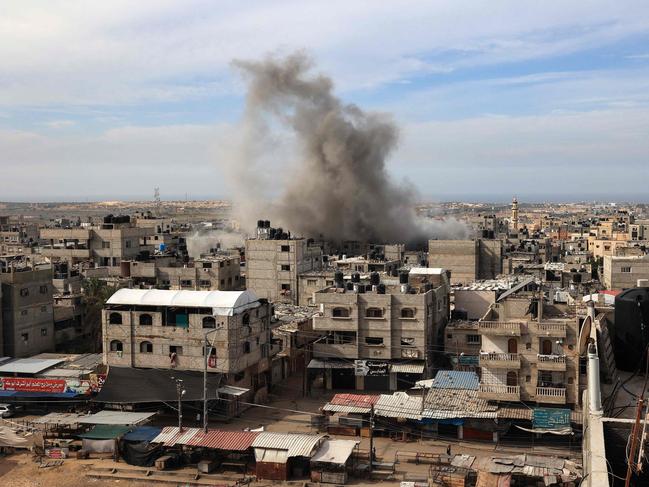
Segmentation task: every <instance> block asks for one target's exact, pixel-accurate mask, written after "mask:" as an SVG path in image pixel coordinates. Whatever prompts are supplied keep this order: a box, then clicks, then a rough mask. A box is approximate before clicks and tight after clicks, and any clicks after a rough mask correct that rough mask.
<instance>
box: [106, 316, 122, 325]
mask: <svg viewBox="0 0 649 487" xmlns="http://www.w3.org/2000/svg"><path fill="white" fill-rule="evenodd" d="M108 323H110V324H111V325H121V324H122V313H111V314H110V315H108Z"/></svg>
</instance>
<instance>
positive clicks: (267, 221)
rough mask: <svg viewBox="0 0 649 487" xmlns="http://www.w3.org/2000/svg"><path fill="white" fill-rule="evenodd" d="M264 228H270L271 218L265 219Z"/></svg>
mask: <svg viewBox="0 0 649 487" xmlns="http://www.w3.org/2000/svg"><path fill="white" fill-rule="evenodd" d="M264 228H270V220H264Z"/></svg>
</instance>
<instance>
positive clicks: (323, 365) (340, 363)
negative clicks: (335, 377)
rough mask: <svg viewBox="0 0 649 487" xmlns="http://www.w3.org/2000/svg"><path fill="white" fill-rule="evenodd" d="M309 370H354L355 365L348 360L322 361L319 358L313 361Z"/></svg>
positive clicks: (308, 366)
mask: <svg viewBox="0 0 649 487" xmlns="http://www.w3.org/2000/svg"><path fill="white" fill-rule="evenodd" d="M307 368H308V369H353V368H354V364H353V363H352V362H349V361H346V360H320V359H317V358H313V359H311V362H309V365H307Z"/></svg>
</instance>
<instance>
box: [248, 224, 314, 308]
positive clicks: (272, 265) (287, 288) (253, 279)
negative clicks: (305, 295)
mask: <svg viewBox="0 0 649 487" xmlns="http://www.w3.org/2000/svg"><path fill="white" fill-rule="evenodd" d="M321 268H322V249H321V248H320V247H319V246H314V245H309V241H308V240H307V239H304V238H294V237H291V236H290V234H288V233H285V232H283V231H282V229H281V228H278V229H275V228H271V227H270V222H268V221H262V220H260V221H259V222H258V228H257V237H256V238H251V239H247V240H246V287H247V288H248V289H250V290H252V291H254V292H255V294H256V295H257V296H259V297H260V298H264V299H268V300H269V301H272V302H281V303H289V304H298V296H299V293H298V276H299V275H300V274H302V273H305V272H308V271H313V270H318V269H321Z"/></svg>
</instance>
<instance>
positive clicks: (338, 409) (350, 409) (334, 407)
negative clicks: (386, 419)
mask: <svg viewBox="0 0 649 487" xmlns="http://www.w3.org/2000/svg"><path fill="white" fill-rule="evenodd" d="M322 410H323V411H327V412H329V413H348V414H350V413H351V414H368V413H369V412H370V411H371V408H369V407H366V408H363V407H358V406H341V405H338V404H331V403H327V404H325V405H324V406H323V408H322Z"/></svg>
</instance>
